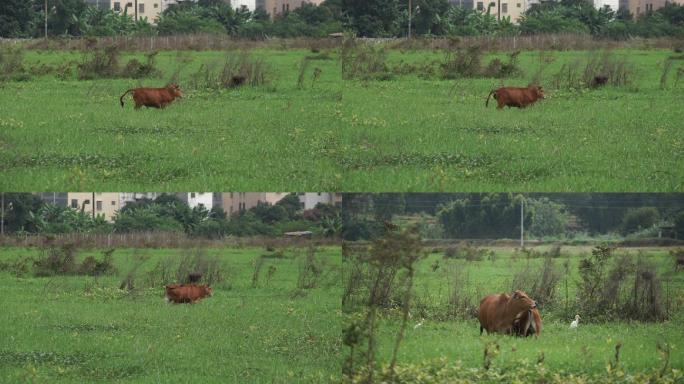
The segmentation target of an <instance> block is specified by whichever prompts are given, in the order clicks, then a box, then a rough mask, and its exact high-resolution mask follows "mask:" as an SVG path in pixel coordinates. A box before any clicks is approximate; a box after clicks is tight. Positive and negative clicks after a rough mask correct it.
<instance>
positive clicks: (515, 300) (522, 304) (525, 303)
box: [509, 290, 537, 313]
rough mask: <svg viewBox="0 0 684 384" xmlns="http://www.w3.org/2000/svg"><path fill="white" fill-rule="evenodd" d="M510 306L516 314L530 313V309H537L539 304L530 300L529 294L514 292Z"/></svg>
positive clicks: (519, 291)
mask: <svg viewBox="0 0 684 384" xmlns="http://www.w3.org/2000/svg"><path fill="white" fill-rule="evenodd" d="M509 305H510V306H511V308H512V309H513V312H514V313H520V312H523V311H529V310H530V309H533V308H537V303H536V302H535V301H534V300H532V299H530V297H529V296H527V294H526V293H525V292H523V291H521V290H517V291H515V292H513V296H511V300H510V301H509Z"/></svg>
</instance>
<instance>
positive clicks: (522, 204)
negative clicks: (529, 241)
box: [520, 198, 525, 248]
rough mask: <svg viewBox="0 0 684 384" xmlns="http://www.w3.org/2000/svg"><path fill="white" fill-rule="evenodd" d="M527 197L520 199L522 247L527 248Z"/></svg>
mask: <svg viewBox="0 0 684 384" xmlns="http://www.w3.org/2000/svg"><path fill="white" fill-rule="evenodd" d="M524 206H525V199H524V198H522V199H520V248H525V220H524V219H525V216H524V209H523V207H524Z"/></svg>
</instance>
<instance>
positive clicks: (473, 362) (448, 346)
mask: <svg viewBox="0 0 684 384" xmlns="http://www.w3.org/2000/svg"><path fill="white" fill-rule="evenodd" d="M544 248H545V247H535V248H534V249H535V250H537V251H544V250H545V249H544ZM487 250H489V251H491V252H490V253H489V254H488V256H486V257H484V258H483V259H482V260H473V261H469V260H465V259H460V258H456V259H454V258H449V259H447V258H444V257H443V253H441V252H439V253H432V254H430V255H428V257H426V258H425V259H423V260H421V261H419V263H418V265H417V269H416V275H415V278H414V284H413V286H414V295H413V298H412V304H411V308H412V309H411V318H410V320H409V323H408V326H407V329H406V333H405V336H404V339H403V342H402V343H401V347H400V349H399V353H398V357H397V361H398V364H399V365H400V366H401V367H403V368H401V369H402V370H408V371H409V372H410V371H411V369H416V368H411V367H416V366H417V367H418V368H417V371H418V372H422V373H423V374H424V376H423V379H424V380H425V381H420V380H418V378H419V377H420V375H419V374H418V373H416V374H415V375H416V376H409V377H415V378H416V381H417V382H425V383H430V382H432V381H430V380H428V379H429V378H430V377H431V376H430V375H433V377H434V376H435V375H437V374H436V373H435V371H438V370H439V369H441V367H446V366H447V365H449V366H451V367H457V368H454V369H455V370H456V371H459V370H460V372H461V375H462V376H461V379H463V378H464V377H471V378H472V377H473V376H472V375H475V373H474V372H476V371H473V370H476V369H481V368H482V367H483V363H484V362H483V351H484V350H485V348H487V347H488V346H489V348H491V349H490V351H494V346H498V347H496V348H497V349H496V352H493V354H492V355H490V357H491V369H492V370H496V372H503V371H509V372H518V373H519V374H520V376H519V379H521V380H525V379H524V378H525V377H528V378H529V377H535V376H525V375H529V374H534V373H536V374H538V375H539V376H536V377H537V378H541V377H546V378H547V380H548V381H549V382H563V381H564V380H567V381H568V382H570V381H572V382H582V381H581V380H580V379H579V378H581V377H584V378H585V379H586V378H587V377H592V376H593V377H600V376H601V375H604V374H606V373H607V370H608V369H609V367H610V364H611V362H614V361H615V346H616V344H618V343H621V344H622V347H621V350H620V359H619V368H620V370H621V371H622V372H623V373H622V374H619V376H620V377H622V379H625V380H626V378H628V377H630V375H631V376H633V375H636V374H638V373H642V372H646V371H649V372H650V371H652V370H656V369H661V368H662V367H663V365H664V363H665V358H664V355H663V354H661V353H660V352H659V351H658V349H657V345H658V344H659V343H661V345H664V343H667V345H669V346H670V348H671V349H670V355H669V365H668V368H672V369H678V370H679V372H680V373H681V370H682V369H684V352H683V351H682V347H683V346H684V335H683V334H682V332H681V329H682V327H683V326H684V311H682V304H684V272H681V271H680V272H675V271H674V261H673V259H672V257H671V256H670V254H669V253H668V251H669V250H668V249H667V248H640V249H635V248H623V249H617V250H616V251H615V252H616V255H617V254H630V255H632V256H635V257H636V256H641V257H643V258H644V259H647V260H649V261H650V262H652V263H653V264H654V265H656V268H657V271H658V273H659V274H661V279H662V281H661V282H662V284H663V292H666V293H667V294H666V295H664V296H667V297H661V300H662V301H663V302H665V301H666V300H669V302H670V305H671V307H670V319H669V320H667V321H664V322H640V321H628V320H623V321H608V322H603V321H597V320H596V319H592V317H591V316H588V315H587V314H583V313H579V314H580V316H582V320H580V323H579V327H578V329H577V330H576V331H573V330H571V329H570V327H569V326H570V322H571V321H572V320H573V319H574V316H575V311H576V309H574V308H575V305H574V304H575V303H576V301H577V300H581V298H579V297H578V296H577V284H576V283H577V282H578V281H579V280H580V276H579V273H578V265H579V261H580V259H581V257H582V256H584V255H586V254H587V253H588V252H589V251H590V250H591V248H590V247H582V246H569V247H563V248H562V254H561V256H560V257H559V258H557V259H555V260H556V263H557V264H556V265H557V266H559V267H561V268H560V270H561V277H560V279H559V281H558V284H557V286H556V298H555V300H554V302H553V304H552V305H551V304H549V305H548V306H546V307H544V306H541V307H540V313H541V316H542V321H543V326H542V332H541V336H540V337H539V338H534V337H529V338H519V337H513V336H504V335H500V334H487V332H486V331H485V332H484V333H483V335H482V336H481V335H480V332H479V322H478V320H477V318H476V317H475V312H473V311H468V313H465V314H464V313H460V314H458V315H454V312H450V304H449V303H450V302H454V300H456V301H459V302H463V301H464V300H465V302H468V303H469V304H467V305H468V306H469V307H470V308H472V309H474V308H476V307H477V305H479V300H480V298H481V297H484V296H485V295H487V294H492V293H500V292H511V291H512V290H513V288H512V287H511V286H512V279H513V276H514V275H516V274H518V273H520V272H521V271H524V270H525V269H526V267H527V266H529V267H530V268H531V269H530V270H531V271H536V270H538V268H540V267H541V266H542V264H543V257H539V256H537V257H526V256H525V255H524V254H522V253H520V252H515V250H514V249H513V248H511V247H493V248H489V247H487ZM492 254H493V255H494V256H489V255H492ZM566 262H567V264H568V269H567V272H564V271H565V268H564V267H562V265H563V264H565V263H566ZM531 274H536V273H535V272H531ZM566 280H567V296H566V286H565V283H566ZM566 303H567V304H568V305H567V308H568V309H567V310H566V309H565V304H566ZM354 316H355V315H354V314H353V313H352V314H350V318H354ZM377 326H378V346H377V351H378V354H377V356H378V361H379V362H380V363H381V364H389V362H390V360H391V357H392V352H393V348H394V345H395V344H394V342H395V339H396V337H397V334H398V332H399V329H400V326H401V311H400V309H399V308H397V309H390V310H387V311H382V312H381V315H380V316H379V321H378V324H377ZM343 354H345V355H348V354H349V349H348V348H345V352H344V353H343ZM540 356H543V371H540V369H541V367H542V365H539V364H538V360H539V358H540ZM432 364H434V365H432ZM421 367H422V368H421ZM427 367H434V370H432V369H428V368H427ZM521 367H523V368H521ZM445 369H446V368H445ZM613 371H616V370H615V369H613ZM428 372H429V373H428ZM481 374H483V375H484V374H485V372H481ZM555 374H559V375H560V376H558V377H556V378H553V376H554V375H555ZM613 374H614V372H613ZM492 375H496V374H495V373H493V374H492ZM568 375H574V378H573V377H569V376H568ZM608 375H609V376H610V372H608ZM482 377H483V380H485V381H487V382H489V380H492V378H493V377H494V376H482ZM485 377H486V379H485ZM559 377H560V378H561V379H560V381H558V380H559ZM611 377H612V379H611ZM611 377H605V378H604V379H603V380H602V381H605V382H611V380H613V379H617V378H618V377H617V376H611ZM457 378H458V377H452V378H451V379H453V380H454V381H453V382H460V381H457V380H456V379H457ZM499 380H504V381H508V380H511V378H510V377H509V378H507V379H499ZM575 380H577V381H575ZM680 380H681V378H680ZM637 381H638V380H637ZM434 382H440V381H434ZM450 382H451V381H450ZM618 382H619V381H618Z"/></svg>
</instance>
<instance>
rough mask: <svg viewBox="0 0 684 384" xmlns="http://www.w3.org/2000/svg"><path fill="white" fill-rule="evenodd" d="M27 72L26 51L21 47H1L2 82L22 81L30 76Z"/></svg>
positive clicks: (0, 71) (0, 76)
mask: <svg viewBox="0 0 684 384" xmlns="http://www.w3.org/2000/svg"><path fill="white" fill-rule="evenodd" d="M25 72H26V69H25V68H24V50H23V49H22V48H20V47H16V48H12V47H0V81H6V80H21V79H22V78H24V77H25V76H29V75H28V74H26V73H25ZM29 78H30V76H29Z"/></svg>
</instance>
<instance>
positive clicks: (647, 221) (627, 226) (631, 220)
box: [620, 207, 660, 235]
mask: <svg viewBox="0 0 684 384" xmlns="http://www.w3.org/2000/svg"><path fill="white" fill-rule="evenodd" d="M659 218H660V214H659V213H658V210H657V209H656V208H653V207H642V208H637V209H632V210H629V211H628V212H627V213H626V214H625V216H624V217H623V218H622V224H621V225H620V230H621V232H622V234H623V235H626V234H629V233H632V232H637V231H641V230H644V229H647V228H651V227H653V226H654V225H655V224H656V223H657V222H658V219H659Z"/></svg>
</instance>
